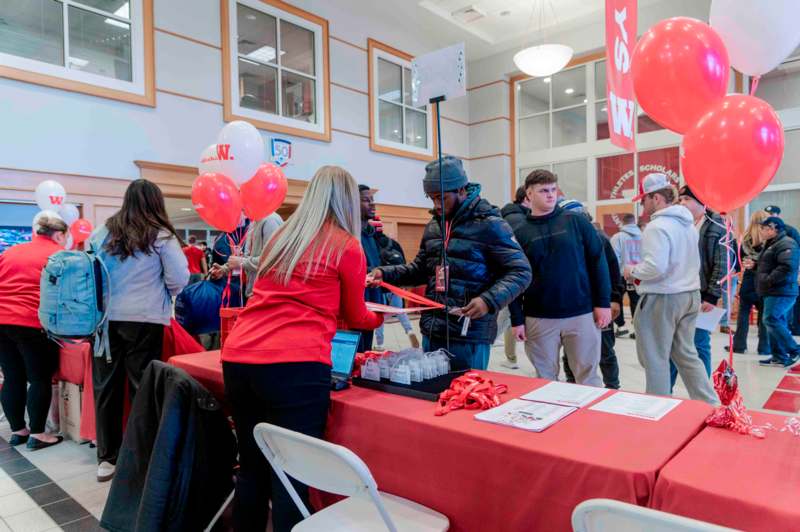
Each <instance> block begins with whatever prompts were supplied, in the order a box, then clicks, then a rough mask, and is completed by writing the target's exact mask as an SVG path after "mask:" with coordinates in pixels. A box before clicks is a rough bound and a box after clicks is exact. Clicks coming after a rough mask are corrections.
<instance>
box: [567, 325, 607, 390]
mask: <svg viewBox="0 0 800 532" xmlns="http://www.w3.org/2000/svg"><path fill="white" fill-rule="evenodd" d="M621 314H622V313H620V315H621ZM616 344H617V339H616V337H615V336H614V330H613V329H604V330H603V332H602V333H600V373H601V374H602V375H603V385H604V386H605V387H606V388H611V389H612V390H619V362H617V353H616V352H615V351H614V346H615V345H616ZM561 361H562V362H564V374H565V375H566V376H567V382H572V383H574V382H575V375H573V374H572V369H570V367H569V362H567V356H566V355H562V356H561Z"/></svg>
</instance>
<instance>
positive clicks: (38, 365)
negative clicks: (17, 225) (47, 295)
mask: <svg viewBox="0 0 800 532" xmlns="http://www.w3.org/2000/svg"><path fill="white" fill-rule="evenodd" d="M66 241H67V224H66V223H65V222H64V220H62V219H61V218H59V217H57V216H56V215H55V213H53V214H52V215H48V214H44V215H39V216H37V218H36V219H35V220H34V225H33V240H32V241H31V242H27V243H25V244H17V245H16V246H14V247H12V248H9V249H7V250H6V251H5V253H3V254H1V255H0V367H2V369H3V377H4V381H3V389H2V391H0V403H2V405H3V411H4V412H5V413H6V416H7V417H8V422H9V424H10V425H11V432H12V434H11V439H10V440H9V442H8V443H10V444H11V445H20V444H23V443H26V442H27V444H28V448H29V449H32V450H37V449H44V448H45V447H50V446H51V445H55V444H57V443H59V442H61V440H62V439H63V438H62V437H61V436H56V435H54V434H47V433H46V432H45V431H44V430H45V423H46V422H47V412H48V411H49V410H50V399H51V398H52V379H53V374H54V373H55V371H56V369H57V368H58V345H57V344H56V343H55V342H51V341H50V340H49V339H48V338H47V335H45V333H44V332H43V331H42V326H41V324H40V322H39V278H40V277H41V274H42V269H43V268H44V267H45V265H46V264H47V259H48V257H50V255H52V254H53V253H55V252H57V251H61V250H62V249H64V244H65V243H66ZM26 405H27V407H28V417H29V419H30V429H29V428H28V427H27V426H26V425H25V407H26Z"/></svg>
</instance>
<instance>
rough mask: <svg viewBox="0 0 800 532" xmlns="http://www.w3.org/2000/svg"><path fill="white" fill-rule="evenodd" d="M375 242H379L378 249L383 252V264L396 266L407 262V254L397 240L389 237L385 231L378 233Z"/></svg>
mask: <svg viewBox="0 0 800 532" xmlns="http://www.w3.org/2000/svg"><path fill="white" fill-rule="evenodd" d="M375 242H377V243H378V251H379V252H380V254H381V266H396V265H398V264H405V263H406V255H405V253H403V248H402V247H401V246H400V243H399V242H398V241H397V240H394V239H393V238H389V237H388V236H386V235H385V234H383V233H377V234H376V235H375Z"/></svg>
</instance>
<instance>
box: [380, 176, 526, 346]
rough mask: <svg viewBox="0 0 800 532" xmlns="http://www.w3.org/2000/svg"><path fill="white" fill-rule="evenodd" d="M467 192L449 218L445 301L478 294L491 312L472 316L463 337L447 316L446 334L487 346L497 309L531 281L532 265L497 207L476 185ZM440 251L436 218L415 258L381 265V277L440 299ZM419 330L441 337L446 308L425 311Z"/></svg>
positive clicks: (458, 303) (458, 302)
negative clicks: (405, 262)
mask: <svg viewBox="0 0 800 532" xmlns="http://www.w3.org/2000/svg"><path fill="white" fill-rule="evenodd" d="M467 192H468V196H467V199H466V200H464V202H463V203H462V204H461V206H460V207H459V208H458V211H457V212H456V214H455V216H454V217H453V219H452V221H451V222H450V223H451V224H452V228H451V230H450V242H449V245H448V247H447V260H448V263H449V266H450V288H449V294H448V295H449V299H448V303H449V306H450V307H451V308H454V307H463V306H464V305H466V304H467V303H469V302H470V300H471V299H473V298H475V297H481V298H482V299H483V300H484V301H485V302H486V304H487V305H488V307H489V313H488V314H487V315H485V316H484V317H482V318H480V319H477V320H473V321H472V323H471V324H470V327H469V330H468V331H467V335H466V336H461V326H462V323H461V322H460V321H459V320H458V318H457V317H454V316H450V317H449V328H450V338H451V339H453V340H457V341H461V342H467V343H474V344H490V343H492V342H494V339H495V337H496V336H497V312H498V311H499V310H500V309H501V308H503V307H505V306H506V305H508V304H509V303H510V302H511V301H513V300H514V299H515V298H516V297H517V296H518V295H519V294H521V293H522V292H523V291H524V290H525V288H527V286H528V284H529V283H530V282H531V268H530V265H529V264H528V260H527V259H526V258H525V255H524V254H523V253H522V249H520V247H519V244H517V241H516V240H515V239H514V234H513V233H512V232H511V228H510V227H509V226H508V224H507V223H506V222H505V221H503V219H502V218H501V217H500V212H499V211H498V209H497V208H496V207H494V206H492V205H491V204H490V203H489V202H488V201H486V200H484V199H481V197H480V185H477V184H474V183H473V184H470V185H468V187H467ZM441 250H442V227H441V224H440V220H439V217H437V216H434V218H433V219H431V221H430V222H428V225H427V226H425V232H424V233H423V235H422V242H421V244H420V248H419V252H418V253H417V256H416V258H415V259H414V260H413V261H412V262H411V263H409V264H405V265H402V266H383V267H381V268H380V269H381V270H382V271H383V278H384V280H385V281H386V282H388V283H390V284H395V285H401V286H418V285H421V284H426V285H427V287H426V289H425V295H426V297H428V298H429V299H433V300H434V301H437V302H440V303H444V293H442V292H437V291H436V267H437V266H439V265H440V264H441V263H442V256H441ZM420 330H421V331H422V334H425V335H428V336H432V337H435V338H444V336H445V315H444V311H441V310H437V311H428V312H423V313H422V317H421V318H420Z"/></svg>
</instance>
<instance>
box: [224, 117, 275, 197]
mask: <svg viewBox="0 0 800 532" xmlns="http://www.w3.org/2000/svg"><path fill="white" fill-rule="evenodd" d="M217 145H218V147H217V154H218V156H219V157H218V158H219V167H220V171H221V172H222V173H223V174H225V175H226V176H228V177H230V178H231V179H233V181H234V182H235V183H236V184H237V185H241V184H242V183H244V182H245V181H247V180H249V179H250V178H251V177H253V174H255V173H256V170H258V167H259V166H260V165H261V163H263V162H264V139H263V138H262V137H261V133H259V132H258V130H257V129H256V128H255V127H253V125H252V124H249V123H248V122H244V121H242V120H236V121H235V122H231V123H230V124H228V125H226V126H225V127H223V128H222V131H220V132H219V137H217Z"/></svg>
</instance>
